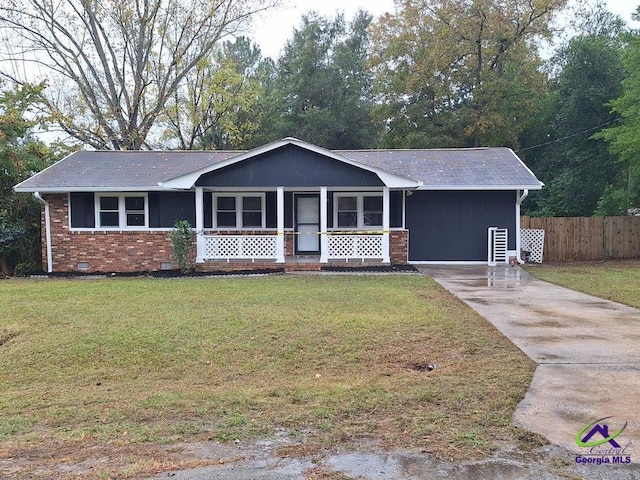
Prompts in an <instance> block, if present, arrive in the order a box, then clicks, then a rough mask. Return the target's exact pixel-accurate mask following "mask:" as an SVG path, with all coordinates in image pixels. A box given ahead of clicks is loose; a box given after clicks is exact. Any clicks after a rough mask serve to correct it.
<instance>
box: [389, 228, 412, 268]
mask: <svg viewBox="0 0 640 480" xmlns="http://www.w3.org/2000/svg"><path fill="white" fill-rule="evenodd" d="M389 236H390V238H389V250H390V252H389V256H390V257H391V263H393V264H399V265H406V264H407V263H409V230H392V231H391V233H390V235H389Z"/></svg>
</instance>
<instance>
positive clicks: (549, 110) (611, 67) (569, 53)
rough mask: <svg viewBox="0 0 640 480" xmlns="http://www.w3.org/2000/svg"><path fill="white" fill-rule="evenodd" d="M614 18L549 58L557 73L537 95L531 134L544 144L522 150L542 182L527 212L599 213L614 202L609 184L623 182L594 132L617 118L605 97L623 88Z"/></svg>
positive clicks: (616, 163)
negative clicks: (538, 110)
mask: <svg viewBox="0 0 640 480" xmlns="http://www.w3.org/2000/svg"><path fill="white" fill-rule="evenodd" d="M612 22H613V23H612V24H611V25H610V28H608V29H607V28H604V27H603V26H601V27H600V28H598V29H596V30H597V31H598V32H599V33H596V34H584V35H578V36H576V37H574V38H572V39H571V40H569V41H568V42H567V44H566V45H565V46H563V47H562V48H561V49H560V51H559V52H558V54H557V55H556V56H555V57H554V58H553V59H552V60H551V62H552V63H553V64H554V65H555V66H556V70H557V76H556V78H555V79H553V80H552V81H551V83H550V88H551V93H550V95H549V97H548V98H547V99H544V100H541V103H542V102H546V103H545V106H544V109H543V111H544V112H545V114H544V115H543V116H541V117H539V118H538V119H537V122H538V127H537V130H536V129H532V131H533V132H535V133H534V135H532V136H531V138H530V139H529V141H530V142H532V143H534V142H535V143H534V145H536V144H537V145H540V144H546V146H544V147H541V148H535V149H533V150H531V151H525V152H524V154H523V156H524V158H525V160H526V161H527V163H528V165H529V166H530V167H531V168H532V170H533V171H534V172H535V173H536V174H537V175H538V177H539V178H540V179H541V180H542V181H543V182H544V183H545V184H546V188H545V189H544V190H543V191H542V192H539V193H535V194H533V195H532V199H531V200H532V202H531V203H530V204H529V205H528V209H527V210H525V212H526V213H527V214H533V215H544V216H590V215H592V214H594V212H596V211H597V212H598V213H600V214H602V213H604V212H606V211H611V209H612V208H614V207H613V205H612V204H611V200H612V198H611V197H610V195H611V192H612V190H610V191H609V193H607V194H605V190H606V189H607V188H608V186H610V185H611V186H612V187H611V188H613V189H614V190H615V189H619V188H623V187H624V185H625V172H624V168H623V167H624V166H623V164H621V163H620V162H619V160H618V157H617V155H614V154H612V153H611V152H610V151H609V150H608V148H607V145H606V144H605V142H604V141H603V140H602V139H601V138H600V137H599V136H598V135H595V136H594V135H593V134H594V133H596V132H598V130H599V129H602V128H604V126H606V125H609V124H611V123H612V122H615V121H616V115H615V114H612V113H611V111H610V108H609V106H608V103H609V102H610V101H611V100H612V99H613V98H615V97H616V96H617V95H619V93H620V92H621V88H622V87H621V81H622V79H623V77H624V69H623V66H622V63H621V51H622V43H621V42H620V39H619V37H618V32H619V29H618V25H617V22H616V21H615V18H614V19H613V20H612ZM618 198H619V197H618ZM599 201H602V202H603V203H602V204H601V205H600V207H599ZM606 205H608V206H606ZM614 210H615V209H614Z"/></svg>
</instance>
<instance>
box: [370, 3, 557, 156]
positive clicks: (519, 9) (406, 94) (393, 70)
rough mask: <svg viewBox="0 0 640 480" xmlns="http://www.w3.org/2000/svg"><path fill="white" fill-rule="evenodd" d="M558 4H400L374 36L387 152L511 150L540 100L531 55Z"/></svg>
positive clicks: (541, 83)
mask: <svg viewBox="0 0 640 480" xmlns="http://www.w3.org/2000/svg"><path fill="white" fill-rule="evenodd" d="M564 3H566V2H565V1H564V0H555V1H549V2H527V1H523V0H509V1H507V2H500V1H496V0H478V1H473V2H460V1H458V0H433V1H431V2H428V3H425V2H422V1H418V0H407V1H403V2H399V3H398V8H397V10H396V14H395V15H387V16H385V17H382V18H381V19H380V20H379V22H378V23H377V24H376V25H375V26H374V33H373V45H374V53H373V57H372V63H373V65H374V68H375V72H376V90H377V93H378V94H379V97H378V98H380V99H381V102H380V103H379V106H378V107H377V108H376V112H375V113H376V117H377V118H378V120H379V121H381V122H384V124H385V125H386V127H387V135H386V137H385V139H384V145H385V146H387V147H396V148H398V147H415V148H421V147H422V148H425V147H428V148H443V147H465V146H480V145H500V146H504V145H507V146H512V147H516V146H517V142H518V137H519V134H520V132H522V130H523V129H524V128H526V127H527V126H528V124H529V122H530V120H531V118H532V116H534V115H535V113H536V112H535V108H536V106H537V103H536V99H537V98H538V97H539V96H540V95H541V94H542V93H544V80H545V78H544V75H543V73H542V72H541V71H540V68H539V67H540V63H541V61H540V58H539V56H538V54H537V47H536V45H537V44H538V43H539V40H540V39H541V38H542V37H545V36H547V35H548V34H549V30H548V24H549V21H550V20H551V17H552V15H553V14H554V13H555V12H556V11H557V10H558V9H560V8H561V7H562V6H563V5H564ZM514 25H517V28H514Z"/></svg>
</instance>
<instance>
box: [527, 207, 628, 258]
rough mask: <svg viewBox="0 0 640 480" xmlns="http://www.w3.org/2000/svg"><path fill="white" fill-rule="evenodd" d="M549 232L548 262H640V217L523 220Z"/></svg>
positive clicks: (546, 247) (529, 224)
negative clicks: (634, 260)
mask: <svg viewBox="0 0 640 480" xmlns="http://www.w3.org/2000/svg"><path fill="white" fill-rule="evenodd" d="M520 227H521V228H535V229H542V230H544V231H545V236H544V261H545V262H570V261H578V260H606V259H612V258H640V217H522V218H521V221H520Z"/></svg>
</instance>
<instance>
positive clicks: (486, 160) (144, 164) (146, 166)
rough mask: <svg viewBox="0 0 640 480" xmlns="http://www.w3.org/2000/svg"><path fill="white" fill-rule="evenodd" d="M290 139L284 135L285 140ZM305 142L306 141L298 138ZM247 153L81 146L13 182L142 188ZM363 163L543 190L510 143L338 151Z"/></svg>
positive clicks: (406, 173) (458, 184)
mask: <svg viewBox="0 0 640 480" xmlns="http://www.w3.org/2000/svg"><path fill="white" fill-rule="evenodd" d="M283 142H286V139H285V140H283ZM297 142H298V144H299V145H300V144H301V145H304V142H300V141H297ZM245 153H247V152H240V151H220V150H216V151H153V152H149V151H81V152H76V153H74V154H72V155H69V156H68V157H66V158H65V159H63V160H61V161H59V162H57V163H56V164H54V165H52V166H51V167H49V168H47V169H45V170H43V171H42V172H40V173H37V174H36V175H34V176H33V177H31V178H29V179H27V180H25V181H24V182H22V183H20V184H19V185H17V186H16V187H15V189H16V191H22V192H34V191H40V192H51V191H58V192H61V191H83V190H84V191H100V190H102V191H109V190H111V191H114V190H121V191H135V190H137V191H142V190H157V189H159V188H160V187H159V184H160V183H163V182H166V181H168V180H171V179H174V178H177V177H181V176H183V175H187V174H190V173H193V172H196V171H199V170H202V169H206V168H208V167H213V166H215V165H216V164H218V163H220V162H224V161H226V160H229V159H232V158H233V157H235V156H238V155H240V154H245ZM333 153H334V154H337V155H340V156H343V157H346V158H348V159H351V160H353V161H355V162H358V163H361V164H363V165H365V166H370V167H374V168H378V169H380V170H383V171H385V172H388V173H391V174H394V175H398V176H402V177H406V178H409V179H411V180H414V181H417V182H422V185H423V186H422V187H421V188H426V189H483V188H486V189H523V188H529V189H539V188H541V187H542V183H541V182H540V181H538V179H537V178H536V177H535V175H534V174H533V173H532V172H531V171H530V170H529V169H528V168H527V167H526V166H525V165H524V163H523V162H522V161H521V160H520V159H519V158H518V157H517V156H516V155H515V154H514V153H513V152H512V151H511V150H510V149H508V148H475V149H446V150H445V149H443V150H358V151H348V150H340V151H338V150H336V151H334V152H333Z"/></svg>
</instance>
